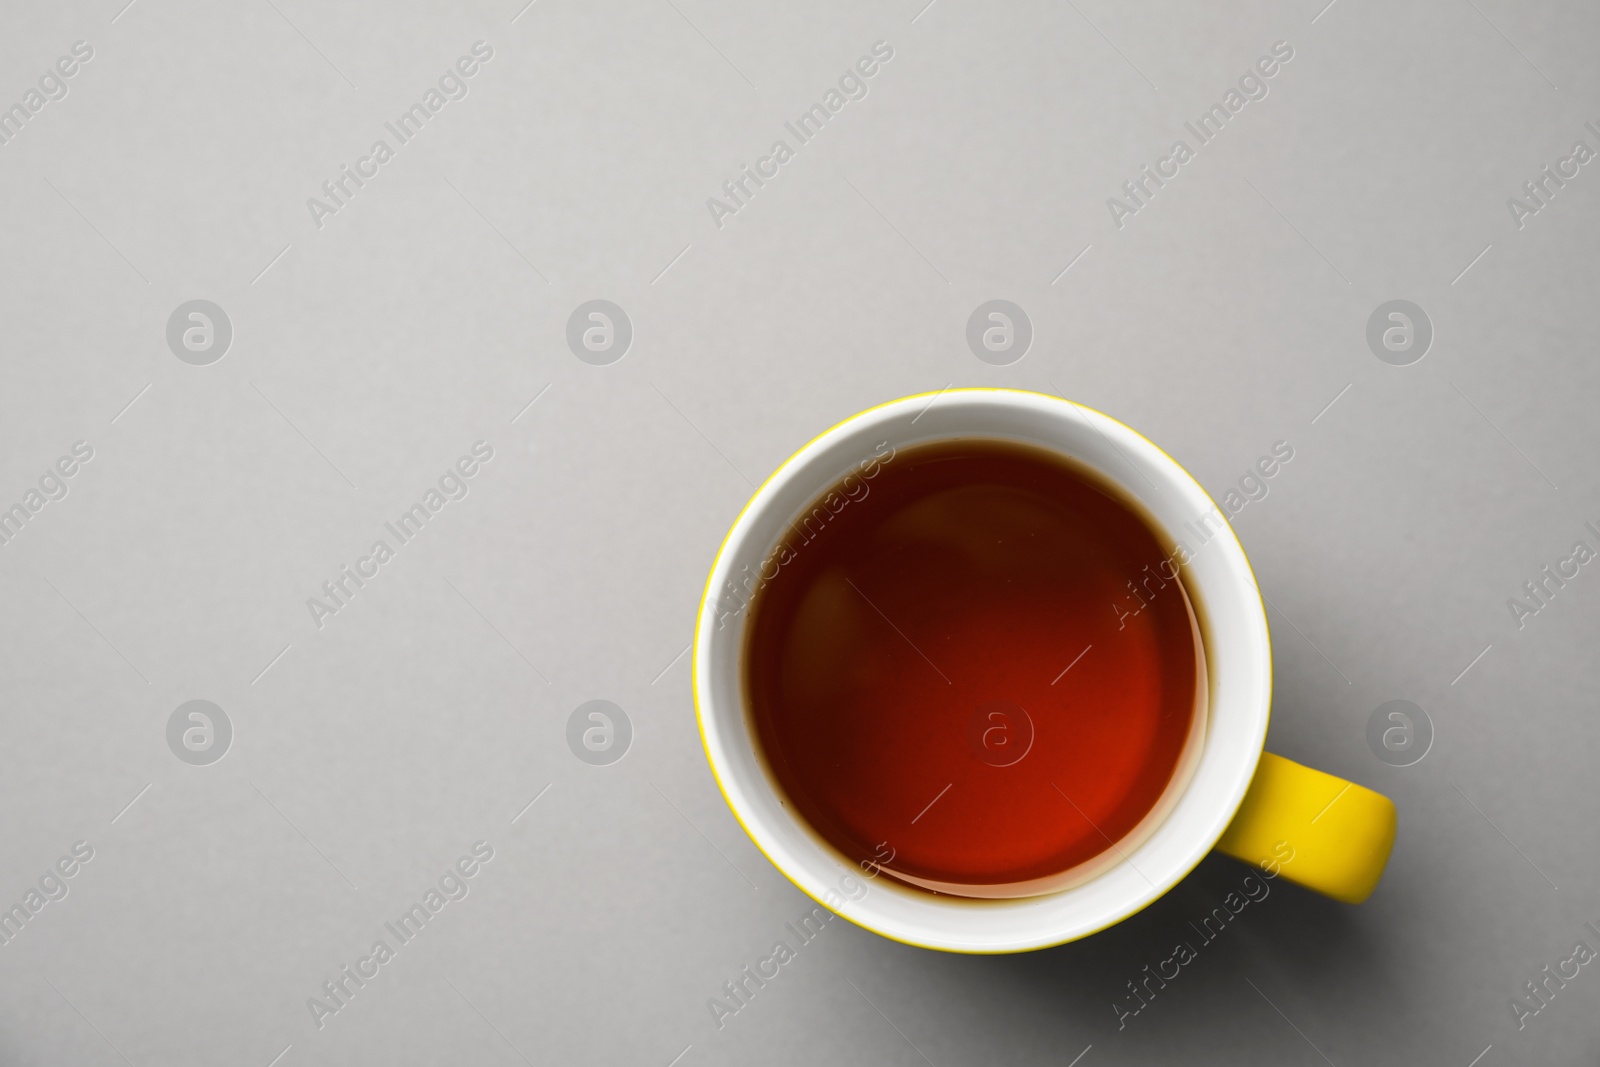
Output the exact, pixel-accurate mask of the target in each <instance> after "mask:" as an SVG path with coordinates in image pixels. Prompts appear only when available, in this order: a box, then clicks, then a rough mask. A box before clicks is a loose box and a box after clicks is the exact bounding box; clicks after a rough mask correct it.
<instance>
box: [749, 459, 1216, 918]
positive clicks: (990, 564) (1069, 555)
mask: <svg viewBox="0 0 1600 1067" xmlns="http://www.w3.org/2000/svg"><path fill="white" fill-rule="evenodd" d="M863 487H865V488H864V489H863ZM822 501H826V503H820V502H822ZM819 505H820V506H819V507H817V508H815V509H814V510H812V511H810V512H808V513H807V514H806V515H804V516H801V517H798V518H797V519H796V521H795V522H794V523H793V524H791V525H792V529H793V532H792V533H791V534H790V535H789V537H788V539H787V541H786V545H787V547H788V551H787V552H781V553H779V555H778V559H779V560H781V564H780V565H779V566H778V568H777V573H776V574H775V575H772V576H771V578H770V580H768V581H767V582H766V584H765V586H764V587H763V588H762V589H761V590H760V591H759V592H758V593H757V594H756V596H755V598H754V601H753V603H752V606H751V610H752V615H751V618H750V621H749V626H748V630H747V634H746V641H747V645H746V655H745V657H744V663H745V679H744V681H745V691H746V699H747V701H748V708H749V713H750V715H751V718H752V721H753V724H754V726H755V731H756V734H757V737H758V738H759V741H760V743H761V746H762V749H763V754H764V757H765V759H766V761H767V763H768V765H769V766H770V767H771V769H772V771H773V773H774V775H775V777H776V779H777V781H778V783H779V784H780V786H781V787H782V789H783V791H784V793H785V794H787V799H788V800H789V801H790V802H791V803H792V804H793V805H794V807H795V808H796V809H798V811H799V813H800V814H801V815H802V816H803V817H804V818H805V819H806V821H807V822H809V823H810V825H811V826H812V827H813V828H814V829H815V830H816V831H817V832H818V833H820V834H821V835H822V836H823V837H824V838H826V839H827V840H828V841H829V842H831V843H832V844H833V846H834V847H835V848H837V849H839V850H840V851H841V852H843V853H844V854H845V855H846V856H848V857H849V858H851V859H852V860H856V861H863V862H865V863H867V864H869V865H876V866H878V867H879V868H880V869H882V870H883V871H886V872H888V873H889V874H891V875H894V876H896V877H898V878H900V879H901V880H903V881H907V882H910V883H912V884H916V885H921V886H924V887H926V888H932V889H936V890H939V891H943V892H955V893H963V894H966V895H972V896H1007V895H1026V893H1027V892H1029V891H1039V880H1041V879H1045V880H1048V879H1051V878H1052V877H1058V876H1062V875H1063V874H1064V872H1070V871H1072V870H1073V869H1074V868H1080V865H1083V864H1086V863H1088V862H1089V861H1092V860H1094V859H1095V858H1096V857H1099V856H1101V855H1102V854H1103V853H1106V852H1108V850H1111V849H1112V848H1113V845H1114V843H1117V842H1122V841H1123V840H1124V838H1126V837H1127V836H1128V835H1129V833H1130V832H1131V831H1134V830H1135V828H1136V827H1141V824H1143V827H1142V828H1143V829H1148V826H1149V821H1147V820H1146V816H1147V815H1150V813H1151V812H1152V809H1154V808H1155V807H1156V806H1157V804H1158V801H1161V799H1162V797H1163V794H1164V793H1165V792H1166V790H1167V786H1168V784H1169V782H1171V781H1172V779H1173V777H1174V775H1175V774H1176V773H1178V772H1179V771H1180V767H1181V766H1182V765H1184V764H1183V761H1184V760H1185V757H1186V752H1192V750H1193V746H1192V745H1191V744H1190V740H1191V730H1192V729H1198V727H1199V726H1200V725H1201V724H1203V716H1204V714H1205V709H1204V659H1203V655H1202V652H1201V649H1200V644H1199V642H1200V637H1199V630H1198V627H1197V625H1196V622H1195V616H1194V612H1193V609H1192V606H1191V605H1190V602H1189V599H1188V596H1187V593H1186V591H1185V590H1184V587H1183V584H1182V581H1181V577H1176V575H1177V568H1176V567H1175V566H1174V565H1173V564H1172V562H1171V556H1170V552H1169V550H1168V548H1167V547H1166V545H1165V544H1164V543H1163V539H1161V538H1159V537H1158V535H1157V533H1156V532H1155V531H1154V530H1153V529H1152V528H1151V527H1150V525H1149V524H1148V523H1147V521H1146V520H1145V518H1144V517H1143V516H1142V515H1141V514H1140V513H1139V512H1138V511H1137V510H1136V509H1135V508H1134V507H1133V506H1132V505H1131V504H1130V503H1129V502H1128V501H1126V500H1125V499H1124V498H1123V497H1122V496H1120V495H1119V493H1118V491H1117V490H1116V489H1114V488H1113V487H1111V486H1109V485H1108V484H1105V483H1103V482H1102V481H1101V480H1099V478H1098V477H1097V476H1094V475H1092V474H1091V473H1090V472H1088V471H1085V470H1081V469H1079V468H1078V467H1077V466H1075V465H1073V464H1070V463H1069V462H1067V461H1066V460H1063V459H1061V458H1059V457H1056V456H1054V455H1053V454H1051V453H1048V452H1045V451H1043V450H1040V449H1035V448H1031V447H1027V446H1022V445H1015V444H1010V443H1005V442H997V441H987V440H979V439H974V440H956V441H946V442H939V443H936V444H932V445H924V446H919V447H916V448H912V449H905V450H902V451H900V452H899V453H898V454H897V455H895V456H894V457H893V458H892V459H891V460H889V461H886V462H884V463H883V464H882V466H881V469H880V470H879V471H878V472H877V474H876V475H875V476H874V477H872V478H871V479H870V480H862V479H859V478H857V479H855V480H853V481H851V480H847V481H846V483H844V484H842V485H841V486H840V487H836V490H835V491H834V493H833V494H832V497H831V498H830V497H829V495H828V494H824V495H823V497H821V498H819ZM1108 859H1109V857H1108ZM1028 883H1032V884H1033V888H1032V889H1031V890H1030V889H1018V890H1016V891H1012V890H1011V889H1008V887H1016V886H1024V885H1026V884H1028Z"/></svg>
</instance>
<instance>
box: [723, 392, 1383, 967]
mask: <svg viewBox="0 0 1600 1067" xmlns="http://www.w3.org/2000/svg"><path fill="white" fill-rule="evenodd" d="M954 437H969V438H970V437H986V438H997V439H1002V440H1012V441H1020V442H1025V443H1028V444H1031V445H1034V446H1035V447H1042V448H1046V449H1050V450H1053V451H1055V452H1058V453H1060V454H1062V455H1065V456H1068V457H1070V458H1072V459H1073V460H1075V461H1076V462H1077V463H1079V464H1083V465H1086V466H1088V467H1089V468H1091V469H1093V470H1095V471H1097V472H1099V473H1100V475H1101V476H1102V477H1104V478H1105V479H1107V480H1108V481H1110V482H1112V483H1113V484H1115V485H1118V486H1120V487H1121V488H1122V489H1123V491H1125V492H1126V493H1127V494H1128V495H1129V496H1131V497H1133V498H1134V499H1136V500H1137V501H1138V502H1139V504H1140V505H1141V506H1142V507H1143V509H1144V510H1145V512H1146V513H1147V514H1148V515H1149V516H1150V517H1151V518H1153V519H1154V520H1155V521H1156V523H1157V524H1158V525H1159V526H1160V527H1161V529H1163V530H1164V531H1166V536H1167V537H1168V538H1169V540H1171V541H1172V542H1174V543H1182V541H1183V539H1184V538H1187V539H1189V540H1190V541H1192V542H1195V543H1193V544H1189V545H1187V546H1186V547H1187V548H1188V550H1189V551H1188V552H1186V553H1185V556H1186V557H1187V561H1186V562H1184V563H1183V564H1182V571H1183V580H1184V581H1185V583H1186V584H1188V585H1189V587H1190V588H1191V590H1192V591H1193V592H1194V593H1195V594H1197V595H1196V597H1195V599H1196V602H1197V603H1199V604H1202V605H1203V609H1202V611H1201V615H1202V618H1201V620H1200V626H1201V637H1202V644H1203V646H1204V649H1205V656H1206V671H1207V685H1208V687H1209V690H1210V692H1209V701H1208V714H1207V719H1206V724H1205V729H1204V731H1202V732H1198V733H1197V736H1196V739H1195V740H1194V741H1193V742H1192V743H1193V744H1194V745H1196V746H1197V750H1196V752H1195V754H1194V760H1193V763H1192V766H1193V771H1192V773H1191V774H1189V775H1188V777H1187V778H1186V780H1181V781H1180V780H1178V779H1175V780H1174V783H1173V784H1172V785H1171V786H1170V787H1169V788H1170V789H1171V790H1172V791H1173V795H1172V796H1170V797H1166V798H1163V801H1162V805H1161V806H1162V807H1163V809H1164V810H1165V811H1166V814H1165V816H1164V817H1163V818H1162V819H1161V820H1160V821H1159V824H1158V825H1156V826H1155V827H1154V828H1153V829H1152V830H1150V831H1149V832H1148V833H1147V834H1146V835H1145V836H1143V837H1142V838H1141V839H1140V840H1138V841H1136V842H1128V844H1129V845H1130V846H1131V847H1128V848H1126V849H1122V848H1119V849H1118V853H1119V857H1120V858H1119V859H1118V860H1117V861H1116V862H1114V863H1112V864H1110V865H1109V866H1108V867H1106V868H1105V869H1103V870H1101V871H1099V872H1098V873H1096V874H1095V875H1094V876H1093V877H1092V878H1089V879H1088V880H1087V881H1083V882H1081V883H1078V884H1073V885H1070V886H1068V887H1067V888H1062V889H1059V890H1055V891H1053V892H1048V893H1043V894H1041V895H1037V896H1029V897H1020V898H1013V899H1000V900H983V901H973V900H968V899H962V898H957V897H951V896H948V895H939V894H933V893H929V892H926V891H924V890H921V889H916V888H913V887H911V886H908V885H904V884H902V883H899V882H896V881H895V880H894V879H890V878H868V877H866V876H865V875H864V873H863V870H862V868H860V867H858V866H857V864H856V863H855V862H854V861H853V860H851V859H850V858H848V857H846V856H844V855H842V854H841V853H839V852H838V851H837V850H835V849H834V848H833V847H832V846H831V845H829V844H828V843H827V841H825V840H824V839H823V838H822V837H821V835H819V834H818V833H817V832H816V831H814V830H813V829H812V828H811V827H810V826H808V825H807V824H806V823H805V822H804V820H803V819H801V818H800V817H799V816H797V815H796V814H795V812H794V808H793V806H792V805H790V804H788V803H787V801H786V799H785V797H784V795H783V793H782V791H781V789H780V788H779V786H778V784H777V782H776V781H775V780H774V779H773V778H772V776H771V774H770V772H769V771H768V769H767V766H766V762H765V760H764V759H763V758H762V756H761V754H760V751H759V747H758V741H757V738H756V737H755V732H754V729H753V727H752V725H751V720H750V716H749V715H748V714H747V709H746V707H745V704H744V699H745V697H744V690H743V663H742V656H743V654H744V628H745V623H746V622H747V618H748V614H747V612H746V611H745V610H744V609H745V607H746V605H747V604H748V602H749V599H750V597H751V596H752V595H753V594H754V593H755V592H756V591H757V590H758V588H759V586H760V584H761V583H762V580H763V579H762V578H761V573H762V568H763V565H764V563H765V562H766V561H768V560H769V558H770V557H771V555H772V553H773V550H774V548H775V546H776V545H777V544H778V543H779V542H780V541H781V540H782V539H783V538H784V536H785V532H786V531H787V530H788V529H789V523H790V522H791V520H793V519H794V518H795V517H796V516H798V515H800V514H802V513H803V512H804V511H805V510H806V509H807V508H808V507H809V506H810V505H811V504H812V503H813V502H814V501H815V500H816V499H817V498H818V497H819V496H821V495H822V494H823V493H825V492H826V491H827V490H828V489H829V488H830V487H832V486H833V485H835V484H837V483H838V481H839V480H840V479H841V478H842V477H843V476H844V475H845V474H846V473H848V472H850V471H851V470H852V469H854V468H856V466H857V465H858V464H859V463H860V462H861V460H862V457H864V456H870V455H873V454H878V455H881V454H882V453H881V451H880V450H881V448H882V446H883V443H885V442H887V443H888V445H889V447H892V448H894V449H897V450H898V449H902V448H905V447H908V446H912V445H920V444H926V443H930V442H934V441H939V440H943V439H948V438H954ZM694 692H695V706H696V710H697V712H698V715H699V720H700V732H701V739H702V741H703V742H704V744H705V749H706V756H707V759H708V760H709V761H710V764H711V770H712V772H713V774H714V775H715V776H716V779H717V782H718V785H719V786H720V787H721V789H722V792H723V796H724V797H725V798H726V800H727V802H728V806H729V807H730V808H731V809H732V810H733V813H734V815H735V816H736V817H737V818H738V819H739V821H740V823H741V824H742V825H743V826H744V828H745V831H746V832H747V833H748V834H749V835H750V837H751V840H753V841H754V842H755V844H756V846H757V847H758V848H760V849H761V850H762V852H764V853H765V854H766V855H767V857H768V858H769V859H770V860H771V861H772V862H773V864H774V865H775V866H776V867H777V868H778V869H779V870H780V871H782V872H783V873H784V875H786V876H787V877H788V878H789V879H790V880H791V881H792V882H794V884H795V885H796V886H798V887H799V888H800V889H801V890H802V891H804V892H805V893H807V894H808V895H810V896H811V897H812V898H813V899H814V900H816V901H817V902H818V903H820V904H822V905H824V906H825V907H828V908H830V909H832V910H833V911H835V912H836V913H838V914H840V915H842V916H844V917H845V918H847V919H849V920H851V921H852V922H855V923H857V924H858V925H861V926H864V927H866V928H868V929H870V930H874V931H876V932H878V933H880V934H883V935H884V936H886V937H890V938H893V939H895V940H898V941H903V942H906V943H909V944H915V945H921V946H924V947H927V948H935V949H943V950H946V951H955V952H1017V951H1023V950H1027V949H1035V948H1041V947H1044V946H1047V945H1055V944H1061V943H1062V942H1066V941H1071V940H1074V939H1076V938H1080V937H1084V936H1086V935H1088V934H1091V933H1094V932H1095V931H1097V930H1101V929H1104V928H1105V927H1107V926H1110V925H1111V924H1113V923H1115V922H1118V921H1120V920H1122V919H1124V918H1126V917H1127V916H1129V915H1132V914H1134V913H1135V912H1137V911H1139V910H1140V909H1142V908H1144V907H1146V906H1147V905H1149V904H1150V903H1151V901H1153V900H1155V899H1156V898H1157V897H1159V896H1161V895H1162V894H1164V893H1166V892H1167V891H1168V890H1169V889H1171V888H1172V887H1173V886H1174V885H1176V884H1177V883H1178V882H1179V881H1180V880H1181V879H1182V878H1183V877H1184V876H1185V875H1187V874H1188V873H1189V871H1191V870H1192V869H1193V868H1194V867H1195V865H1196V864H1198V863H1199V862H1200V861H1201V860H1202V859H1203V858H1205V856H1206V854H1207V853H1209V852H1210V851H1211V850H1212V849H1218V850H1220V851H1222V852H1225V853H1227V854H1228V855H1231V856H1234V857H1237V858H1238V859H1241V860H1244V861H1245V862H1247V863H1251V864H1258V865H1261V866H1263V867H1265V868H1267V869H1268V870H1271V871H1273V872H1274V873H1276V874H1279V875H1281V876H1282V877H1284V878H1287V879H1289V880H1290V881H1294V882H1298V883H1300V884H1301V885H1304V886H1307V887H1308V888H1310V889H1314V890H1316V891H1317V892H1319V893H1324V894H1326V895H1328V896H1330V897H1333V898H1334V899H1336V900H1342V901H1345V902H1348V903H1352V904H1355V903H1360V902H1361V901H1363V900H1365V899H1366V898H1367V896H1368V895H1369V894H1371V892H1372V890H1373V888H1374V887H1375V886H1376V885H1377V884H1378V879H1379V878H1380V877H1381V875H1382V874H1383V868H1384V865H1385V863H1386V862H1387V861H1388V857H1389V852H1390V850H1391V848H1392V847H1393V845H1394V837H1395V821H1396V817H1395V807H1394V804H1393V803H1392V802H1391V801H1390V800H1389V799H1388V798H1387V797H1384V796H1382V795H1380V794H1378V793H1375V792H1373V791H1372V790H1370V789H1367V788H1365V787H1363V786H1360V785H1356V784H1355V783H1353V782H1347V781H1344V780H1343V779H1340V778H1336V777H1334V776H1333V775H1330V774H1324V773H1322V772H1321V771H1316V770H1313V769H1311V768H1309V767H1305V766H1302V765H1300V764H1298V763H1295V762H1292V761H1290V760H1287V759H1284V758H1282V757H1280V756H1275V755H1272V754H1271V753H1267V752H1264V751H1263V750H1262V745H1263V743H1264V742H1265V740H1266V733H1267V718H1268V713H1269V711H1270V708H1271V703H1272V645H1271V640H1270V637H1269V635H1268V630H1267V616H1266V609H1265V607H1264V605H1263V602H1262V598H1261V593H1260V590H1259V588H1258V587H1257V585H1256V579H1255V574H1254V572H1253V571H1252V570H1251V568H1250V563H1249V561H1248V560H1247V559H1246V558H1245V554H1244V549H1243V548H1242V547H1240V545H1239V541H1238V539H1237V538H1236V537H1235V536H1234V534H1233V530H1232V528H1231V527H1230V526H1229V525H1228V522H1227V518H1226V516H1225V515H1224V514H1223V512H1222V511H1221V510H1220V509H1219V508H1218V507H1217V505H1216V504H1215V503H1214V502H1213V501H1212V499H1211V497H1210V496H1209V495H1207V493H1206V491H1205V490H1204V489H1203V488H1201V486H1200V484H1199V483H1198V482H1196V481H1195V480H1194V478H1192V477H1191V476H1190V475H1189V473H1188V472H1187V471H1185V470H1184V469H1183V468H1182V467H1181V466H1180V465H1179V464H1178V462H1177V461H1176V460H1174V459H1173V458H1172V457H1170V456H1168V455H1167V454H1166V453H1165V452H1163V451H1162V450H1161V449H1160V448H1158V447H1157V446H1156V445H1155V444H1153V443H1152V442H1150V441H1149V440H1147V439H1146V438H1145V437H1143V436H1142V435H1140V434H1139V433H1137V432H1135V431H1134V430H1132V429H1130V428H1129V427H1127V426H1124V425H1123V424H1122V423H1120V422H1118V421H1116V420H1115V419H1112V418H1110V417H1108V416H1106V415H1102V414H1101V413H1099V412H1097V411H1093V410H1091V409H1089V408H1085V407H1082V406H1081V405H1078V404H1074V403H1071V402H1070V401H1067V400H1063V399H1061V398H1059V397H1053V396H1046V395H1043V394H1040V393H1031V392H1023V391H1019V390H1010V389H949V390H945V391H943V392H941V393H937V394H923V395H921V396H912V397H906V398H904V399H902V400H896V401H892V402H890V403H887V404H883V405H880V406H878V407H875V408H872V409H870V410H868V411H864V412H862V413H860V414H859V415H855V416H852V417H851V418H849V419H846V420H845V421H844V422H842V423H840V424H839V425H837V426H835V427H833V428H832V429H830V430H828V431H827V432H825V433H823V434H822V435H820V436H819V437H817V438H815V439H814V440H812V441H811V442H810V443H808V444H807V445H806V446H805V447H804V448H802V449H800V451H799V452H797V453H795V455H794V456H792V457H791V458H790V459H789V460H788V461H786V462H785V463H784V464H783V465H782V466H781V467H779V468H778V470H777V471H776V472H774V473H773V475H772V476H771V477H770V478H768V479H767V481H766V483H765V484H764V485H762V486H761V488H760V489H759V490H757V492H756V494H755V496H754V497H753V498H752V499H751V500H750V502H749V504H747V505H746V506H745V508H744V510H743V512H741V513H740V515H739V517H738V519H737V520H736V521H735V522H734V525H733V528H732V529H731V530H730V531H729V533H728V536H727V538H726V539H725V540H724V541H723V544H722V548H721V550H720V551H719V552H718V553H717V558H716V562H715V563H714V564H713V565H712V569H711V574H710V576H709V579H708V581H707V584H706V591H705V596H704V597H703V598H702V600H701V603H700V610H699V615H698V620H697V625H696V632H695V649H694Z"/></svg>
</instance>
